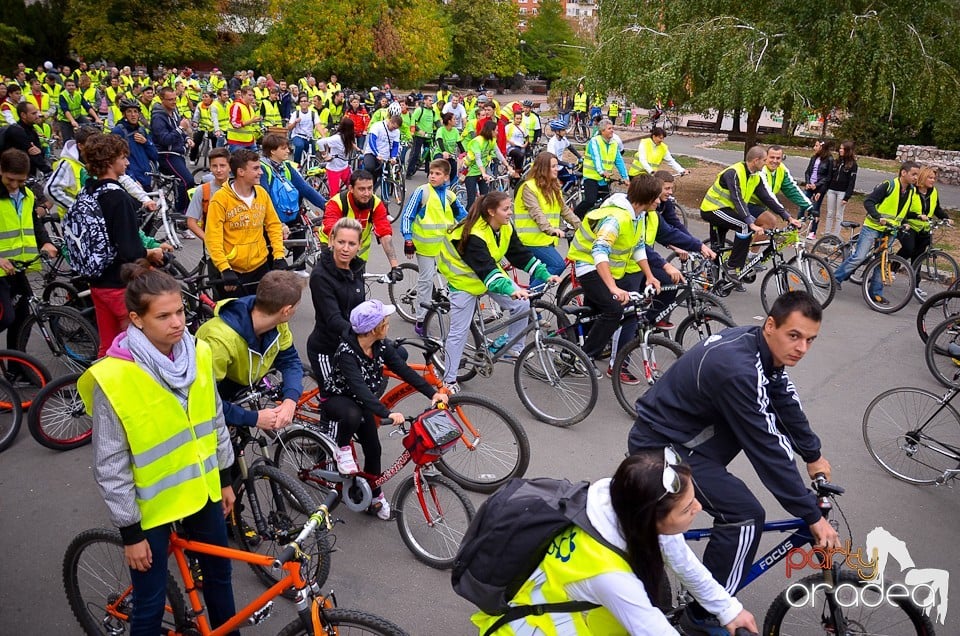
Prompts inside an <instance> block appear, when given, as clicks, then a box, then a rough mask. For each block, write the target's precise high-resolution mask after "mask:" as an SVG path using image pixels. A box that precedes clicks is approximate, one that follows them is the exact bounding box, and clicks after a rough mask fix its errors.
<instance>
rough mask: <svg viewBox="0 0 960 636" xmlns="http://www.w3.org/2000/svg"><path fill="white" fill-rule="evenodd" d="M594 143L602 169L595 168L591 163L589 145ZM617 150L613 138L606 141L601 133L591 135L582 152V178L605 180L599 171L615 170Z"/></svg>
mask: <svg viewBox="0 0 960 636" xmlns="http://www.w3.org/2000/svg"><path fill="white" fill-rule="evenodd" d="M594 144H596V147H597V150H598V151H599V152H600V162H601V164H602V170H597V167H596V166H595V165H593V153H591V152H590V146H591V145H594ZM619 151H620V147H619V146H618V145H617V142H616V141H614V140H613V139H610V141H609V142H607V140H606V139H604V138H603V137H602V136H601V135H596V136H595V137H593V138H592V139H591V140H590V141H588V142H587V148H586V150H585V151H584V153H583V178H584V179H592V180H594V181H605V178H604V176H603V175H602V174H600V172H601V171H602V172H613V171H614V170H615V168H616V165H617V153H618V152H619Z"/></svg>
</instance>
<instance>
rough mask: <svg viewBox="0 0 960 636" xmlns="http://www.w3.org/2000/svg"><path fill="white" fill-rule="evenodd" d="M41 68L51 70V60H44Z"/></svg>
mask: <svg viewBox="0 0 960 636" xmlns="http://www.w3.org/2000/svg"><path fill="white" fill-rule="evenodd" d="M43 68H45V69H47V70H48V71H49V70H51V69H52V68H53V62H50V61H47V62H44V63H43Z"/></svg>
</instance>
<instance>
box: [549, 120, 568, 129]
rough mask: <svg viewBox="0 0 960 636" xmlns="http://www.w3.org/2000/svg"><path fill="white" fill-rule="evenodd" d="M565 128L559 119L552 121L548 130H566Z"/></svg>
mask: <svg viewBox="0 0 960 636" xmlns="http://www.w3.org/2000/svg"><path fill="white" fill-rule="evenodd" d="M566 129H567V127H566V126H564V125H563V122H562V121H560V120H559V119H554V120H553V121H552V122H550V130H566Z"/></svg>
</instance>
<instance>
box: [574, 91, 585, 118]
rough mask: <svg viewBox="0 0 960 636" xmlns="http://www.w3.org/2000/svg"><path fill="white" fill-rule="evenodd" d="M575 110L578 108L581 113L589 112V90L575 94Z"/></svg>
mask: <svg viewBox="0 0 960 636" xmlns="http://www.w3.org/2000/svg"><path fill="white" fill-rule="evenodd" d="M573 110H578V111H580V112H581V113H585V112H587V91H583V92H582V93H574V94H573Z"/></svg>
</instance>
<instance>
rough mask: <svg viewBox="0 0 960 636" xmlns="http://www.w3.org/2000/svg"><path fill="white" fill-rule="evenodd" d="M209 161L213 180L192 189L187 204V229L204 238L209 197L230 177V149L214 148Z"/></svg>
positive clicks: (201, 238) (199, 237)
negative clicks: (188, 203)
mask: <svg viewBox="0 0 960 636" xmlns="http://www.w3.org/2000/svg"><path fill="white" fill-rule="evenodd" d="M208 158H209V163H210V174H212V175H213V180H211V181H204V182H203V183H202V184H200V186H198V187H197V188H196V189H194V191H193V194H192V195H191V197H190V205H188V206H187V212H186V216H187V229H188V230H190V231H191V232H193V233H194V235H195V236H196V237H197V238H198V239H200V240H201V241H202V240H204V237H205V236H206V235H205V234H204V231H203V228H204V226H205V225H206V223H207V210H208V209H209V207H210V199H212V198H213V195H214V194H216V193H217V190H219V189H220V188H222V187H223V186H224V185H226V183H227V181H228V180H229V179H230V151H229V150H227V149H226V148H214V149H213V150H211V151H210V154H209V155H208ZM211 273H213V272H211Z"/></svg>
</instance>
